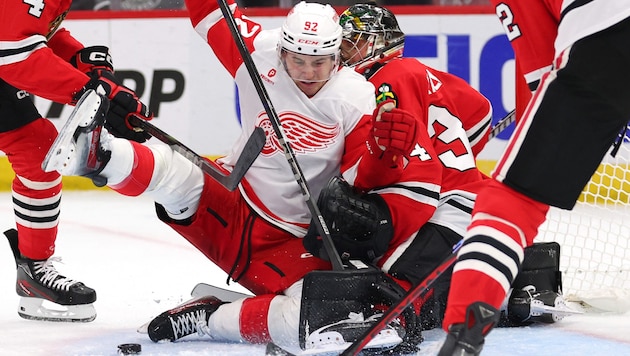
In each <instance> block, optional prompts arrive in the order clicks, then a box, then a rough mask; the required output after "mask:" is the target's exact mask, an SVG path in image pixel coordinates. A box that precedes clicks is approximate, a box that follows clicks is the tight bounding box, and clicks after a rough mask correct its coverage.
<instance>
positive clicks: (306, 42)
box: [297, 38, 319, 46]
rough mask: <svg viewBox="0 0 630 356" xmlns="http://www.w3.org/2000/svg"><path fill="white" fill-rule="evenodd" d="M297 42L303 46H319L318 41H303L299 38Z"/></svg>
mask: <svg viewBox="0 0 630 356" xmlns="http://www.w3.org/2000/svg"><path fill="white" fill-rule="evenodd" d="M297 42H298V43H304V44H307V45H315V46H317V45H319V41H313V40H305V39H301V38H299V39H298V40H297Z"/></svg>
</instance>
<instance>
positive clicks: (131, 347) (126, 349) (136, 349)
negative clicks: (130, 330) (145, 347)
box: [118, 344, 142, 355]
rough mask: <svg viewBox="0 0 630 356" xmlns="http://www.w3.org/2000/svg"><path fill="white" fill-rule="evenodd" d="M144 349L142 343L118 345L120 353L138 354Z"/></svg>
mask: <svg viewBox="0 0 630 356" xmlns="http://www.w3.org/2000/svg"><path fill="white" fill-rule="evenodd" d="M141 351H142V346H140V344H120V345H118V354H119V355H138V354H139V353H140V352H141Z"/></svg>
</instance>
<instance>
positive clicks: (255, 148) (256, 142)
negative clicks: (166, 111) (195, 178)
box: [129, 116, 266, 191]
mask: <svg viewBox="0 0 630 356" xmlns="http://www.w3.org/2000/svg"><path fill="white" fill-rule="evenodd" d="M129 122H130V123H131V125H133V126H135V127H139V128H141V129H142V130H144V131H146V132H147V133H148V134H149V135H151V136H153V137H155V138H157V139H158V140H160V141H162V142H164V143H165V144H167V145H169V146H170V147H171V149H172V150H173V151H175V152H178V153H179V154H181V155H182V156H184V157H185V158H186V159H188V160H189V161H191V162H192V163H193V164H194V165H196V166H197V167H199V168H201V170H202V171H203V172H204V173H206V174H207V175H209V176H210V177H212V178H213V179H214V180H216V181H217V182H219V183H220V184H221V185H222V186H224V187H225V188H226V189H227V190H229V191H233V190H234V189H236V187H237V186H238V184H239V183H240V181H241V179H242V178H243V176H245V173H247V170H248V169H249V167H251V166H252V164H253V163H254V161H255V160H256V158H257V157H258V155H259V154H260V151H261V150H262V148H263V146H264V145H265V140H266V136H265V131H264V130H263V129H262V128H260V127H257V128H256V129H254V132H252V134H251V135H250V136H249V139H247V143H246V144H245V146H244V147H243V151H242V152H241V155H240V156H239V157H238V159H237V160H236V164H235V165H234V168H233V169H232V172H231V173H230V174H226V173H225V172H223V171H221V170H220V169H219V168H217V167H215V166H214V165H212V164H211V163H210V162H208V161H207V160H206V159H204V158H203V157H201V156H199V155H198V154H197V153H195V152H194V151H193V150H191V149H190V148H188V147H186V146H185V145H184V144H183V143H181V142H179V141H178V140H177V139H176V138H175V137H173V136H171V135H169V134H167V133H166V132H164V131H162V130H161V129H159V128H157V127H156V126H155V125H153V124H151V123H150V122H148V121H145V120H142V119H140V118H138V117H135V116H131V117H130V118H129Z"/></svg>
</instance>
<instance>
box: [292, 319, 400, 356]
mask: <svg viewBox="0 0 630 356" xmlns="http://www.w3.org/2000/svg"><path fill="white" fill-rule="evenodd" d="M380 317H381V314H375V315H373V316H371V317H369V318H367V319H364V318H363V314H362V313H359V314H357V313H350V315H348V319H345V320H342V321H339V322H336V323H333V324H330V325H326V326H323V327H321V328H319V329H317V330H315V331H313V332H312V333H311V334H309V335H308V338H307V339H306V344H305V345H304V346H305V349H306V350H307V351H310V352H315V351H316V352H317V353H319V352H325V351H338V350H345V349H346V348H347V347H348V346H350V344H351V343H352V342H354V341H356V340H357V339H358V338H360V337H361V336H362V335H363V334H364V333H365V332H366V331H367V330H368V329H369V328H370V327H371V326H372V324H373V323H374V321H376V320H377V319H378V318H380ZM397 326H398V327H397ZM401 334H402V336H404V331H403V328H402V327H400V325H395V324H394V323H392V324H390V325H388V326H387V327H386V328H384V329H383V330H382V331H381V332H379V333H378V335H377V336H375V337H374V338H372V340H371V341H370V342H369V343H368V344H367V345H366V347H365V349H371V350H388V349H391V348H394V347H395V346H397V345H398V344H400V343H401V342H402V341H403V339H402V337H401Z"/></svg>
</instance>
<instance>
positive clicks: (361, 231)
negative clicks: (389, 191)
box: [303, 177, 393, 263]
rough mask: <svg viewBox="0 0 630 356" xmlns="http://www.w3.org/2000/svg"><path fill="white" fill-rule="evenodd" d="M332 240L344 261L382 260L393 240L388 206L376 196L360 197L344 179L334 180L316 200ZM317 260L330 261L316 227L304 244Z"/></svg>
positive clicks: (313, 226)
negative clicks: (380, 258)
mask: <svg viewBox="0 0 630 356" xmlns="http://www.w3.org/2000/svg"><path fill="white" fill-rule="evenodd" d="M317 206H318V207H319V209H320V211H321V214H322V217H323V218H324V220H325V221H326V225H327V226H328V230H329V231H330V235H331V238H332V240H333V243H334V245H335V247H336V249H337V252H338V253H339V254H340V255H341V256H340V257H341V258H342V259H346V260H347V259H355V260H362V261H364V262H366V263H371V262H372V261H373V260H374V259H376V258H378V257H380V256H382V255H383V254H384V253H385V251H387V247H388V245H389V242H390V240H391V239H392V236H393V228H392V224H391V215H390V212H389V208H388V207H387V204H386V203H385V201H384V200H383V198H381V197H380V196H379V195H377V194H364V195H362V194H358V193H356V192H354V190H353V189H352V187H351V186H350V185H349V184H348V183H347V182H346V181H345V180H344V179H343V178H341V177H333V178H331V180H330V181H329V182H328V185H327V186H326V187H325V188H324V189H323V190H322V192H321V193H320V195H319V198H318V200H317ZM303 243H304V247H305V248H306V250H307V251H309V252H310V253H312V254H313V255H314V256H317V257H319V258H322V259H325V260H329V258H328V253H327V251H326V250H325V248H324V243H323V241H322V239H321V237H320V236H319V233H318V232H317V228H316V226H315V224H312V223H311V226H310V228H309V230H308V232H307V234H306V236H305V237H304V240H303Z"/></svg>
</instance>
